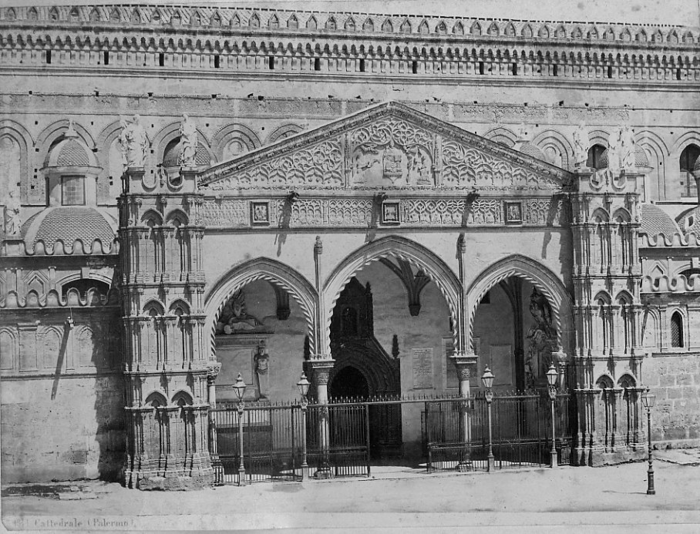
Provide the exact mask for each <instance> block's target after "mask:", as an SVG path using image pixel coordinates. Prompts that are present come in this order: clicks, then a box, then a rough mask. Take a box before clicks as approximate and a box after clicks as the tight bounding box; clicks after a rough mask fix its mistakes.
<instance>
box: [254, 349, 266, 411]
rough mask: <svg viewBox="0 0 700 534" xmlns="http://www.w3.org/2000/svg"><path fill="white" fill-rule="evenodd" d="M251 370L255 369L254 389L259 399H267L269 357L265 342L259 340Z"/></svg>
mask: <svg viewBox="0 0 700 534" xmlns="http://www.w3.org/2000/svg"><path fill="white" fill-rule="evenodd" d="M253 368H254V369H255V387H256V388H257V390H258V395H259V398H261V399H267V396H268V394H269V393H270V355H269V354H268V353H267V347H266V345H265V340H262V339H261V340H260V343H258V346H257V348H256V349H255V356H253Z"/></svg>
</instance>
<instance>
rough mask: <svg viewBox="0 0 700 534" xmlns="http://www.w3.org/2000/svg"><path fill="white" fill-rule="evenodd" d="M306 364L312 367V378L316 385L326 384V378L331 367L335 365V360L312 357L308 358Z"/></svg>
mask: <svg viewBox="0 0 700 534" xmlns="http://www.w3.org/2000/svg"><path fill="white" fill-rule="evenodd" d="M307 365H308V366H309V367H310V368H311V369H313V380H314V383H315V384H316V385H317V386H319V385H320V386H325V385H327V384H328V378H329V376H330V373H331V369H333V366H334V365H335V360H333V359H332V358H328V359H323V360H321V359H314V360H309V361H308V363H307Z"/></svg>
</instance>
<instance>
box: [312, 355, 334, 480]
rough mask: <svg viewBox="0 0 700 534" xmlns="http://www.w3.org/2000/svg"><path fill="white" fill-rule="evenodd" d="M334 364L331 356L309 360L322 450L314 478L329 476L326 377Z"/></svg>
mask: <svg viewBox="0 0 700 534" xmlns="http://www.w3.org/2000/svg"><path fill="white" fill-rule="evenodd" d="M334 364H335V360H333V359H332V358H317V359H313V360H309V367H310V368H311V369H312V370H313V377H312V380H313V384H314V387H315V389H316V403H317V404H318V405H319V417H318V440H319V446H320V448H321V451H322V461H321V466H320V467H319V469H318V471H316V475H315V476H316V478H330V477H331V476H332V472H331V468H330V445H331V444H330V433H329V427H328V378H329V376H330V372H331V369H332V368H333V365H334Z"/></svg>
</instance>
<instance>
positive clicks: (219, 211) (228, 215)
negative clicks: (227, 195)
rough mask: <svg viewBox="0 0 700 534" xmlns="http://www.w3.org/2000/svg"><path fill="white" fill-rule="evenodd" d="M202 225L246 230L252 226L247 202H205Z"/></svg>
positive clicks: (202, 209) (202, 210)
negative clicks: (245, 228)
mask: <svg viewBox="0 0 700 534" xmlns="http://www.w3.org/2000/svg"><path fill="white" fill-rule="evenodd" d="M201 215H202V223H203V224H204V226H208V227H224V228H244V227H247V226H250V209H249V207H248V201H247V200H225V201H217V200H205V201H204V204H203V205H202V208H201Z"/></svg>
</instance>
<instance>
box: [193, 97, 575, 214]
mask: <svg viewBox="0 0 700 534" xmlns="http://www.w3.org/2000/svg"><path fill="white" fill-rule="evenodd" d="M570 179H571V176H570V175H568V173H566V172H565V171H561V170H560V169H555V168H553V167H549V166H547V165H545V164H543V163H542V162H540V161H538V160H535V159H533V158H531V157H529V156H526V155H524V154H522V153H519V152H517V151H513V150H511V149H508V148H506V147H503V146H501V145H498V144H494V143H492V142H490V141H488V140H486V139H484V138H482V137H479V136H477V135H474V134H472V133H469V132H467V131H465V130H462V129H460V128H457V127H455V126H453V125H451V124H449V123H447V122H444V121H441V120H439V119H436V118H434V117H431V116H428V115H424V114H422V113H420V112H418V111H416V110H415V109H413V108H410V107H408V106H405V105H403V104H399V103H396V102H388V103H384V104H379V105H376V106H372V107H370V108H367V109H366V110H365V111H363V112H360V113H358V114H355V115H354V116H351V117H346V118H343V119H340V120H338V121H335V122H333V123H330V124H328V125H325V126H321V127H320V128H317V129H315V130H312V131H310V132H307V133H304V134H300V135H299V136H296V137H295V138H293V139H289V140H287V141H283V142H281V143H277V144H275V145H271V146H269V147H264V148H262V149H259V150H258V151H256V152H253V153H250V154H248V155H246V156H243V157H241V158H238V159H237V160H233V161H231V162H226V163H223V164H221V165H217V166H214V167H212V168H211V169H208V170H206V171H204V172H202V173H201V174H200V176H199V183H200V187H203V188H205V189H209V190H233V189H238V190H240V189H243V190H245V189H282V188H284V189H286V190H289V189H292V190H293V191H295V190H308V189H311V188H313V189H319V188H322V189H345V188H351V189H356V190H363V189H368V190H371V189H380V190H381V189H407V190H410V189H417V190H422V189H424V188H438V189H467V188H468V189H473V188H479V189H480V190H493V191H501V190H507V189H516V190H552V189H560V188H561V187H562V185H563V184H564V183H567V182H568V181H569V180H570ZM307 208H309V209H310V208H311V207H310V206H307Z"/></svg>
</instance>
